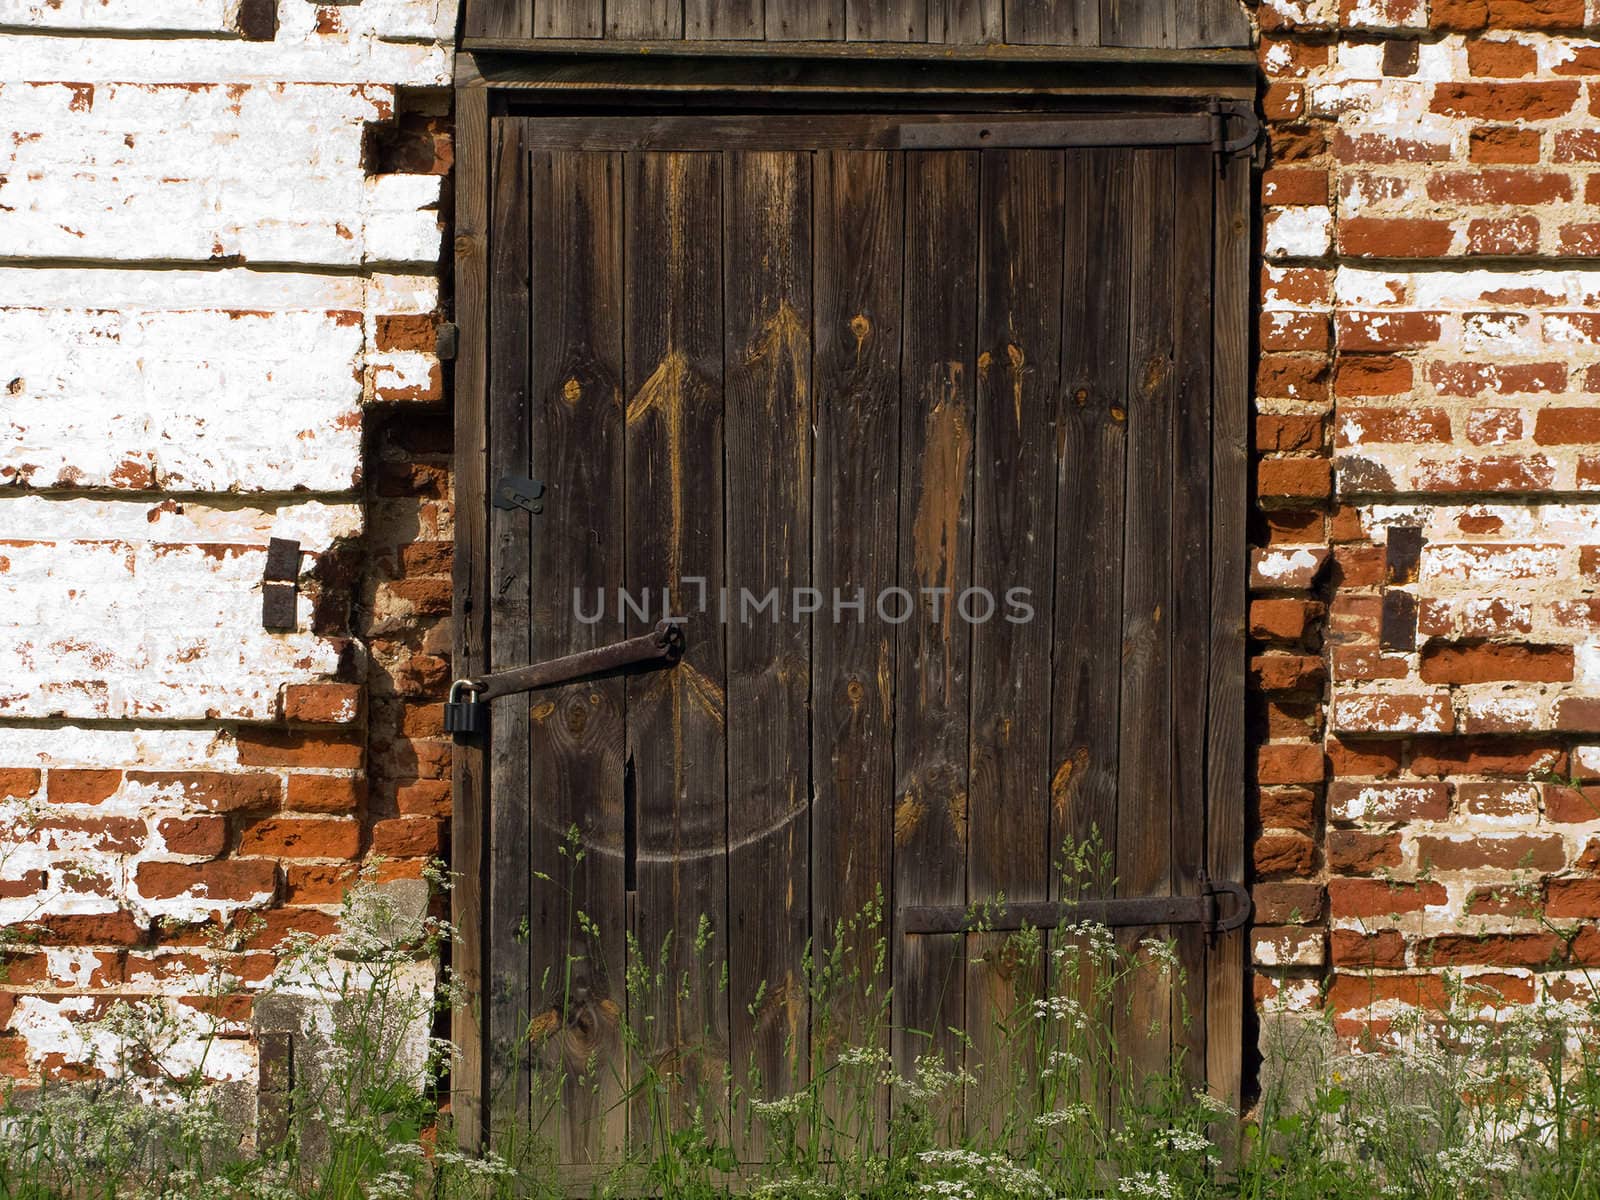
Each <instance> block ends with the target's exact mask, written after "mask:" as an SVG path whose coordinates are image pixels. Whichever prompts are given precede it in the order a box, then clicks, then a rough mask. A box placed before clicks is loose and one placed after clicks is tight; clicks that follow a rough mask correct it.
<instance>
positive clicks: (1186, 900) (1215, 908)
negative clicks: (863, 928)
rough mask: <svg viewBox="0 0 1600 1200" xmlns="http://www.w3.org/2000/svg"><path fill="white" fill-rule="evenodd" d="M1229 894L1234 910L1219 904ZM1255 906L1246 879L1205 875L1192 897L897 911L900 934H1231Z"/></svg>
mask: <svg viewBox="0 0 1600 1200" xmlns="http://www.w3.org/2000/svg"><path fill="white" fill-rule="evenodd" d="M1221 896H1228V897H1231V899H1232V901H1233V903H1232V906H1231V909H1230V911H1228V912H1226V913H1223V912H1221V911H1220V906H1219V904H1218V903H1217V901H1218V898H1219V897H1221ZM1253 911H1254V906H1253V905H1252V904H1251V902H1250V893H1249V891H1248V890H1247V889H1246V888H1245V886H1244V884H1242V883H1233V882H1231V881H1230V882H1225V883H1218V882H1212V881H1210V880H1205V879H1202V881H1201V885H1200V892H1199V894H1198V895H1194V896H1117V897H1114V898H1111V899H1105V900H1036V901H999V902H995V903H992V904H982V903H978V904H970V905H960V904H910V905H907V906H905V907H904V908H901V909H900V910H899V911H898V912H897V914H896V921H895V923H896V925H898V927H899V929H900V932H902V933H969V932H972V931H974V930H984V931H991V930H992V931H994V932H999V933H1005V932H1010V931H1012V930H1017V929H1022V928H1025V927H1026V928H1033V929H1054V928H1055V927H1056V926H1058V925H1061V924H1063V923H1079V922H1082V923H1085V924H1091V925H1107V926H1111V927H1114V928H1115V927H1127V926H1130V925H1199V926H1200V927H1201V928H1202V929H1204V930H1205V931H1206V932H1207V933H1211V934H1216V933H1227V932H1228V931H1230V930H1233V929H1238V928H1239V927H1240V926H1242V925H1243V924H1244V923H1245V922H1246V921H1248V920H1249V919H1250V915H1251V913H1252V912H1253Z"/></svg>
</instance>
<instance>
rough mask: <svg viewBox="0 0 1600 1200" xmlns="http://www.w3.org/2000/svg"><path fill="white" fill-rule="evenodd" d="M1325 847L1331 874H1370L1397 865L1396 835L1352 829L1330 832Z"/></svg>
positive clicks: (1397, 838)
mask: <svg viewBox="0 0 1600 1200" xmlns="http://www.w3.org/2000/svg"><path fill="white" fill-rule="evenodd" d="M1326 845H1327V853H1328V870H1330V871H1338V872H1342V873H1345V874H1350V875H1372V874H1376V873H1377V872H1379V871H1384V870H1388V869H1390V868H1392V867H1398V866H1399V865H1400V835H1399V834H1398V833H1364V832H1361V831H1360V830H1355V829H1330V830H1329V831H1328V836H1327V843H1326Z"/></svg>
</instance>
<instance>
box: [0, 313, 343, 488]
mask: <svg viewBox="0 0 1600 1200" xmlns="http://www.w3.org/2000/svg"><path fill="white" fill-rule="evenodd" d="M361 345H362V329H361V314H360V312H359V311H357V310H342V311H336V312H299V313H294V312H286V313H264V312H256V311H249V310H246V311H235V312H217V311H214V310H211V311H207V310H202V311H191V312H148V311H140V310H137V309H126V310H122V311H115V310H113V311H100V310H90V311H84V310H57V311H49V310H41V309H3V308H0V348H3V350H0V361H3V362H5V364H6V366H5V372H4V373H5V374H6V375H7V376H8V377H9V378H8V379H6V380H0V481H4V482H8V483H23V484H27V485H29V486H32V487H40V486H49V485H56V484H62V485H70V486H77V487H86V486H131V487H137V488H141V489H143V488H148V487H150V486H151V481H150V478H149V473H150V472H152V471H153V472H154V477H155V485H156V486H159V487H163V488H167V489H169V490H176V491H237V490H243V491H284V492H287V491H294V490H306V491H315V492H325V491H343V490H347V489H349V488H351V487H353V486H354V485H355V483H356V481H357V476H358V473H359V469H360V453H361V447H360V401H361V389H360V384H359V382H358V381H357V380H356V379H355V377H354V375H353V373H352V369H351V363H352V362H353V361H354V360H355V359H356V358H357V357H358V356H359V354H360V352H361ZM289 347H292V348H293V351H292V353H285V350H286V348H289ZM7 384H9V386H5V385H7ZM267 414H270V419H268V417H267Z"/></svg>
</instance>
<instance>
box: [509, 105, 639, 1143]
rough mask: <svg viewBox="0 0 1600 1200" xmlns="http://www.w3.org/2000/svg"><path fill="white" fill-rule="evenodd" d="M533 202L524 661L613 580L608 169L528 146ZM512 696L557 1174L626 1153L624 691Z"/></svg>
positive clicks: (618, 416)
mask: <svg viewBox="0 0 1600 1200" xmlns="http://www.w3.org/2000/svg"><path fill="white" fill-rule="evenodd" d="M532 124H533V128H534V130H535V131H536V130H537V128H538V126H537V123H536V122H534V123H532ZM530 194H531V204H532V211H533V232H532V256H531V257H532V262H533V264H534V269H535V270H536V272H537V276H536V278H537V286H536V287H535V288H534V291H533V309H532V346H533V355H532V372H531V379H530V385H529V393H530V396H531V400H532V412H533V417H532V421H533V458H532V475H533V477H534V478H536V479H540V480H543V481H544V482H545V485H546V489H547V493H546V495H547V499H546V502H545V511H544V513H543V514H542V515H541V516H539V517H537V518H535V537H534V541H533V564H534V570H533V576H534V579H535V580H536V581H537V583H536V585H535V588H534V596H533V622H532V652H531V655H530V658H531V661H536V662H537V661H543V660H545V659H549V658H556V657H559V656H561V655H564V654H572V653H575V652H576V651H579V650H587V649H591V648H593V647H595V646H599V645H603V644H605V643H607V642H609V641H612V640H614V639H615V637H616V625H615V623H614V618H613V620H612V621H593V622H591V621H589V620H588V619H584V620H580V619H579V617H578V609H577V608H576V605H577V604H578V603H579V598H580V597H581V603H582V604H583V612H584V613H585V615H586V618H587V616H589V615H592V614H593V613H594V612H595V611H597V608H598V607H599V606H598V603H597V598H596V593H597V592H598V593H600V594H601V595H602V596H605V597H607V598H608V607H609V605H610V604H614V597H615V595H616V590H617V588H618V587H620V586H621V585H622V581H623V576H622V569H623V525H622V514H623V476H622V442H623V433H622V171H621V160H620V158H619V157H617V156H614V155H604V154H576V153H561V152H558V153H551V152H548V151H538V150H536V151H535V152H534V154H533V156H532V164H531V187H530ZM524 699H525V701H531V705H532V711H531V720H530V723H529V739H528V746H529V755H530V759H529V776H530V780H531V785H532V795H533V824H532V836H531V840H530V842H529V844H528V845H527V846H526V847H523V848H521V849H522V853H523V854H524V856H525V865H524V866H523V871H524V872H525V873H526V872H531V874H532V875H533V910H532V919H531V921H530V928H529V940H530V946H531V950H532V956H533V967H532V978H533V986H534V989H535V997H536V1000H537V1002H538V1003H537V1006H536V1015H535V1018H534V1028H535V1032H536V1035H537V1036H538V1037H539V1038H540V1039H541V1043H542V1044H541V1051H542V1052H541V1055H540V1062H539V1066H540V1068H541V1069H542V1070H543V1071H544V1072H545V1073H546V1077H545V1080H544V1082H545V1084H546V1088H545V1093H544V1094H543V1095H541V1097H540V1098H541V1099H543V1100H545V1101H546V1102H547V1103H557V1104H559V1109H558V1116H557V1120H558V1121H559V1126H560V1142H559V1146H558V1150H559V1153H560V1156H561V1161H562V1162H566V1163H600V1162H606V1161H615V1160H616V1159H617V1157H618V1155H619V1154H620V1152H621V1150H622V1148H623V1146H624V1145H625V1143H626V1112H625V1108H624V1106H623V1105H622V1103H621V1101H622V1096H623V1093H624V1091H625V1082H626V1079H627V1064H626V1062H625V1058H624V1055H623V1051H622V1026H621V1016H622V1013H623V1011H624V1010H625V1007H626V1003H627V997H626V995H625V991H624V988H625V972H626V965H627V964H626V938H627V933H628V925H627V900H626V894H625V888H626V884H625V879H624V874H625V869H624V858H623V856H624V852H625V832H624V820H625V818H624V814H623V777H622V759H623V727H622V726H623V681H622V680H621V679H620V678H618V677H615V676H613V677H610V678H598V679H593V680H590V681H588V682H585V683H577V684H571V685H568V686H566V687H561V688H552V689H548V690H545V691H541V692H536V693H533V694H532V695H531V696H530V697H526V698H524ZM525 707H526V704H525ZM569 830H576V831H577V840H576V845H569V844H568V842H569ZM580 912H581V913H582V914H584V915H585V917H587V924H586V925H581V924H580V922H579V918H578V914H579V913H580ZM553 1089H559V1090H553Z"/></svg>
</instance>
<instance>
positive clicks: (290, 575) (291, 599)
mask: <svg viewBox="0 0 1600 1200" xmlns="http://www.w3.org/2000/svg"><path fill="white" fill-rule="evenodd" d="M299 580H300V543H299V542H296V541H292V540H290V539H289V538H272V539H271V540H269V541H268V542H267V565H266V569H265V570H263V571H262V573H261V624H262V626H263V627H264V628H267V629H281V630H293V629H295V628H296V627H297V625H298V623H299V620H298V617H297V616H296V614H295V598H296V596H298V595H299V592H300V583H299Z"/></svg>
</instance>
